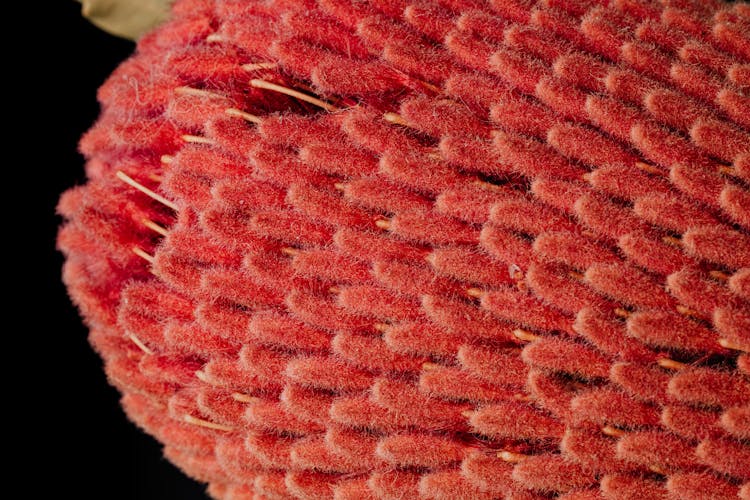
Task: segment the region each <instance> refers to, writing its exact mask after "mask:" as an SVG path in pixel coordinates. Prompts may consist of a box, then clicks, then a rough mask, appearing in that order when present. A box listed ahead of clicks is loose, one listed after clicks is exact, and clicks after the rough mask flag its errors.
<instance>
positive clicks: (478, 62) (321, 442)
mask: <svg viewBox="0 0 750 500" xmlns="http://www.w3.org/2000/svg"><path fill="white" fill-rule="evenodd" d="M173 9H174V15H173V19H172V20H170V21H169V22H167V23H166V24H165V25H163V26H162V27H161V28H158V29H157V30H155V31H154V32H152V33H151V34H148V35H146V36H145V37H144V38H143V39H142V40H141V41H140V42H139V45H138V52H137V54H136V55H135V56H134V57H132V58H131V59H129V60H128V61H126V62H125V63H123V64H122V65H121V66H120V68H118V69H117V70H116V71H115V72H114V73H113V75H112V76H111V77H110V79H109V80H108V81H107V82H106V83H105V84H104V85H103V86H102V88H101V89H100V90H99V93H98V98H99V100H100V102H101V104H102V109H103V111H102V117H101V119H100V120H99V122H98V123H97V124H96V125H95V126H94V127H93V128H92V129H91V131H90V132H89V133H87V134H86V136H84V138H83V139H82V140H81V145H80V147H81V151H82V152H83V153H84V154H85V155H86V157H87V160H88V163H87V166H86V172H87V175H88V178H89V182H88V184H86V185H85V186H82V187H78V188H74V189H72V190H70V191H69V192H68V193H66V194H65V195H63V197H62V198H61V200H60V204H59V212H60V213H61V214H62V215H63V217H64V218H65V219H66V223H65V225H64V226H63V227H62V229H61V231H60V234H59V240H58V241H59V247H60V248H61V249H62V250H63V252H64V253H65V254H66V257H67V261H66V263H65V268H64V271H63V278H64V280H65V282H66V284H67V286H68V289H69V291H70V294H71V296H72V297H73V299H74V301H75V302H76V304H77V305H78V306H79V308H80V310H81V313H82V315H83V316H84V318H85V320H86V322H87V324H88V325H89V326H90V329H91V334H90V341H91V344H92V346H93V347H94V348H95V349H96V350H97V352H98V353H99V354H100V355H101V356H102V357H103V359H104V361H105V372H106V374H107V376H108V377H109V380H110V382H111V383H112V384H113V385H115V386H116V387H117V388H118V389H119V390H120V391H121V392H122V393H123V398H122V405H123V407H124V409H125V411H126V413H127V414H128V415H129V416H130V418H131V419H132V420H133V421H134V422H136V423H137V424H138V425H139V426H140V427H142V428H143V429H144V430H145V431H146V432H148V433H150V434H152V435H153V436H155V437H156V438H157V439H158V440H159V441H160V442H161V443H163V444H164V446H165V448H164V453H165V455H166V457H167V458H168V459H169V460H171V461H172V462H174V463H175V464H177V465H178V466H179V467H181V468H182V469H183V470H184V471H185V472H186V473H187V474H189V475H190V476H192V477H194V478H196V479H197V480H199V481H203V482H206V483H209V486H208V492H209V494H210V495H212V496H214V497H216V498H224V499H232V500H239V499H243V500H244V499H251V498H334V499H341V500H344V499H370V498H372V499H376V498H377V499H383V498H394V499H395V498H433V499H450V500H454V499H464V498H465V499H467V500H469V499H471V500H474V499H484V498H486V499H493V498H503V497H504V498H507V499H517V500H520V499H536V498H549V497H550V496H551V495H556V496H557V497H558V498H561V499H562V498H566V499H571V500H573V499H578V500H581V499H586V500H588V499H599V498H607V499H610V498H617V499H626V498H627V499H630V498H632V499H637V500H640V499H644V498H685V499H703V498H734V497H739V498H750V483H748V481H749V480H750V448H748V444H747V443H748V441H747V440H748V439H750V413H749V410H748V408H749V406H748V405H750V379H748V377H750V357H748V353H747V352H748V350H749V349H750V190H748V182H750V99H748V95H747V91H748V88H750V38H749V37H748V33H750V6H748V5H747V4H746V3H739V2H738V3H734V4H725V3H722V2H720V1H719V0H715V1H711V2H697V1H692V0H685V1H670V2H656V1H653V0H618V1H615V2H607V1H600V0H543V1H538V2H537V1H534V0H490V1H485V0H439V1H438V2H422V1H412V0H399V1H389V0H371V1H351V0H272V1H269V2H257V1H246V2H236V1H225V0H178V1H177V2H175V4H174V7H173ZM209 35H215V36H213V37H209V38H208V40H207V37H208V36H209ZM260 62H270V63H274V64H277V66H274V67H271V68H265V69H253V70H250V71H248V70H246V69H243V68H242V65H244V64H255V63H260ZM253 78H256V79H265V80H268V81H271V82H274V83H277V84H279V85H282V86H287V87H292V88H297V89H300V90H302V91H307V92H311V93H315V94H317V95H318V96H320V97H321V98H323V99H326V100H328V101H330V102H331V103H332V104H333V105H335V106H337V107H338V108H340V110H339V111H336V112H333V113H328V112H322V111H321V110H320V109H319V108H317V107H316V106H314V105H313V104H310V103H306V102H303V101H301V100H298V99H295V98H293V97H289V96H286V95H283V94H280V93H277V92H273V91H270V90H266V89H262V88H256V87H251V86H249V85H248V80H250V79H253ZM229 108H233V109H235V110H241V111H245V112H247V113H250V114H252V115H254V116H256V117H258V119H259V121H260V123H259V124H254V123H249V122H245V121H243V120H242V119H241V118H240V117H239V116H237V113H236V112H232V111H230V113H229V114H227V112H226V110H227V109H229ZM384 113H390V114H388V115H385V116H384ZM384 118H385V119H384ZM184 136H187V137H184ZM196 137H198V139H196ZM201 137H202V138H204V139H200V138H201ZM162 155H168V156H166V157H164V158H163V160H164V161H163V162H162V161H161V160H162V158H161V157H162ZM118 171H121V172H122V173H124V174H126V175H127V176H129V177H130V178H132V179H134V180H135V181H136V182H138V183H139V184H141V185H143V186H145V187H146V188H148V189H151V190H154V191H156V192H158V193H159V194H160V195H161V196H163V197H165V198H166V199H167V200H168V201H169V203H170V204H173V207H174V208H175V209H174V210H173V209H172V208H168V207H167V206H165V205H163V204H161V203H160V202H158V201H157V200H155V199H153V198H152V197H150V196H148V195H147V194H144V193H143V192H141V191H138V190H135V189H133V188H132V187H130V186H128V185H127V184H125V183H123V182H121V180H120V179H117V178H116V177H115V174H116V173H117V172H118ZM144 222H145V223H144ZM154 224H157V225H158V226H161V228H163V229H160V228H159V227H158V226H155V225H154ZM154 228H156V229H158V230H159V231H154ZM162 232H166V236H162V235H161V233H162ZM134 249H138V251H139V253H141V252H145V253H146V254H148V255H153V257H154V259H153V265H151V264H150V263H149V262H148V261H146V260H144V259H143V258H142V257H141V256H139V255H136V253H134V252H133V250H134ZM501 451H505V452H509V453H511V454H510V455H509V454H507V453H506V454H502V453H501V454H498V452H501ZM513 454H515V455H513ZM707 495H708V496H707Z"/></svg>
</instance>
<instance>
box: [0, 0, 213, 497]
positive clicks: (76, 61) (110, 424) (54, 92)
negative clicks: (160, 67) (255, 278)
mask: <svg viewBox="0 0 750 500" xmlns="http://www.w3.org/2000/svg"><path fill="white" fill-rule="evenodd" d="M22 3H23V2H22ZM25 3H26V5H28V6H29V7H31V8H34V9H36V10H37V11H38V12H28V11H27V12H23V13H21V15H20V16H8V18H9V19H6V22H7V21H10V20H11V19H18V22H19V23H22V25H23V26H24V32H26V33H27V34H28V36H35V37H38V38H41V39H42V42H43V46H44V50H43V51H36V50H34V49H29V48H26V50H28V52H26V53H24V52H23V49H24V48H25V47H24V43H23V40H22V39H18V38H16V40H15V43H13V44H11V45H6V50H8V48H9V47H10V51H13V50H15V49H20V50H21V52H20V55H21V58H20V59H21V60H20V61H19V62H18V68H19V69H21V71H18V72H17V73H21V75H20V76H16V77H15V78H16V79H14V81H12V82H10V83H11V86H12V87H13V89H14V90H13V91H12V92H7V91H6V92H5V98H4V99H3V101H5V105H8V104H10V105H11V106H12V107H13V108H14V109H15V110H16V111H20V113H19V122H20V123H21V125H20V127H16V128H15V130H14V132H15V133H17V134H18V135H19V140H22V139H24V138H25V139H28V138H29V136H31V137H38V138H40V139H41V140H39V147H38V148H36V147H35V148H32V150H27V151H24V152H23V153H24V154H22V155H21V156H22V157H24V158H26V159H27V161H23V162H20V163H19V162H15V161H13V162H8V163H6V166H7V167H6V168H7V170H10V168H8V167H14V169H15V170H18V171H20V172H21V174H22V175H23V176H24V177H25V178H23V179H22V180H20V181H18V184H16V183H7V182H6V183H5V189H6V190H7V189H11V190H13V189H19V192H21V193H24V194H23V198H24V199H26V200H27V203H25V204H24V205H27V206H28V208H27V207H23V209H22V210H20V211H18V210H16V211H13V212H10V213H11V214H15V215H16V217H12V218H14V219H18V218H19V217H18V215H19V214H20V215H22V216H23V220H21V221H20V222H21V224H20V226H21V229H19V231H21V232H20V234H21V235H22V237H23V238H19V239H15V238H14V239H12V241H15V242H17V244H18V247H17V248H14V249H15V250H18V251H19V253H20V254H21V255H20V259H21V262H23V261H24V260H26V259H30V261H29V262H26V264H21V265H20V266H18V267H19V268H20V269H21V270H22V273H23V275H24V276H25V279H24V281H23V284H24V285H25V286H26V287H28V289H30V290H33V295H27V294H19V295H22V297H21V299H20V300H19V301H20V302H23V303H24V304H25V305H27V306H28V305H29V304H31V305H32V306H34V308H33V310H31V311H28V312H27V313H26V314H28V315H29V321H27V322H24V323H22V324H28V325H43V326H36V327H33V328H31V327H29V328H27V327H24V328H20V329H19V328H13V329H11V331H7V332H6V334H7V335H9V336H10V334H13V335H14V336H19V337H21V340H22V341H26V342H24V343H25V344H26V346H25V351H21V349H18V350H17V351H18V355H19V356H28V355H29V353H32V357H31V358H30V362H32V363H37V364H39V365H40V366H41V368H42V370H41V373H34V374H33V375H35V377H37V378H34V377H28V376H26V375H27V374H24V373H21V374H20V376H19V374H17V373H14V372H11V371H10V370H8V373H7V374H6V377H5V380H6V381H15V380H20V381H21V384H20V390H21V393H22V394H21V396H20V397H19V399H21V400H25V401H24V404H26V405H27V406H25V408H30V410H31V411H29V413H28V415H27V416H26V417H24V418H23V419H21V420H20V422H19V419H16V421H15V422H11V423H10V425H8V426H3V427H4V428H3V433H5V434H6V436H7V434H13V433H16V434H17V435H18V436H21V438H22V441H21V442H22V444H21V446H20V447H19V448H20V449H19V456H23V458H20V459H17V460H15V461H14V462H15V464H14V466H15V467H16V468H23V469H25V472H26V473H28V472H29V471H32V473H33V474H35V475H36V476H37V477H38V480H37V481H33V482H32V483H31V484H24V485H23V486H22V487H24V488H28V489H27V490H26V491H28V493H29V494H30V495H29V496H27V495H25V494H24V495H21V496H22V497H24V498H28V497H31V498H56V497H62V498H101V499H128V500H134V499H138V500H141V499H143V500H148V499H164V500H171V499H186V500H190V499H205V498H207V496H206V495H205V493H204V491H205V487H204V486H203V485H201V484H198V483H196V482H194V481H192V480H190V479H188V478H187V477H185V476H183V475H182V473H181V472H179V471H178V470H177V469H176V468H175V467H174V466H172V465H171V464H170V463H169V462H167V461H166V460H165V459H164V458H163V457H162V454H161V447H160V446H159V445H158V443H157V442H156V441H155V440H154V439H153V438H151V437H150V436H147V435H145V434H143V433H142V432H141V431H140V430H139V429H137V428H136V427H135V426H134V425H133V424H132V423H130V422H129V421H128V420H127V418H126V417H125V414H124V413H123V412H122V410H121V409H120V407H119V394H118V393H117V391H116V390H115V389H113V388H112V387H110V386H109V384H108V383H107V381H106V378H105V376H104V372H103V370H102V366H101V360H100V359H99V357H98V356H97V355H96V354H95V353H94V352H93V351H92V349H91V348H90V346H89V344H88V341H87V340H86V335H87V331H86V329H85V328H84V327H83V326H82V323H81V320H80V318H79V316H78V312H77V311H76V309H75V308H74V307H73V306H72V305H71V303H70V300H69V299H68V296H67V294H66V292H65V288H64V287H63V285H62V284H61V282H60V272H61V271H60V269H61V266H62V256H61V255H60V254H59V253H57V251H56V250H55V235H56V233H57V228H58V226H59V225H60V223H61V220H60V219H59V218H58V217H57V216H56V215H55V205H56V204H57V200H58V198H59V196H60V193H62V192H63V191H64V190H66V189H68V188H69V187H71V186H74V185H76V184H81V183H83V182H84V180H85V179H84V174H83V159H82V158H81V156H80V155H79V154H78V152H77V143H78V139H79V138H80V136H81V134H82V133H83V132H84V131H85V130H86V129H88V128H89V127H90V126H91V124H92V123H93V122H94V120H95V119H96V117H97V115H98V112H99V107H98V104H97V102H96V90H97V88H98V87H99V85H101V84H102V82H104V80H105V78H106V77H107V75H108V74H109V73H110V72H111V71H112V70H113V69H114V68H115V67H116V66H117V64H118V63H119V62H120V61H122V60H124V59H125V58H126V57H128V55H130V54H131V53H132V52H133V50H134V44H133V43H132V42H128V41H125V40H121V39H118V38H115V37H113V36H110V35H108V34H106V33H104V32H102V31H99V30H98V29H96V28H95V27H94V26H92V25H90V24H89V23H88V22H86V21H85V20H84V19H82V18H81V16H80V4H78V3H77V2H75V1H73V0H52V1H48V2H25ZM24 8H25V7H24ZM40 18H41V24H40V22H39V21H40ZM29 19H33V22H28V20H29ZM4 24H6V23H4ZM7 28H8V25H7V24H6V29H7ZM21 38H23V37H21ZM38 38H37V39H36V40H35V41H37V42H38V41H39V40H38ZM4 79H5V78H4ZM19 79H20V80H19ZM8 83H9V82H8V81H6V85H7V84H8ZM4 142H6V144H4V146H5V147H6V148H12V149H13V150H17V149H18V148H17V145H15V144H12V141H7V140H6V141H4ZM6 161H7V160H6ZM31 188H33V189H31ZM6 192H7V191H6ZM26 193H27V194H26ZM14 247H15V245H14ZM13 264H14V263H13V262H7V261H6V265H10V266H13ZM27 270H28V271H27ZM12 303H13V301H12V300H11V304H12ZM6 307H7V306H6ZM10 313H11V314H14V313H16V312H15V311H10ZM34 315H36V316H34ZM39 351H42V352H41V353H40V354H41V357H36V356H35V355H36V354H37V353H38V352H39ZM15 352H16V350H11V349H7V350H6V351H5V353H4V354H5V355H6V358H9V357H13V356H14V353H15ZM21 359H22V358H21ZM10 385H14V386H15V383H13V384H10ZM18 388H19V387H14V389H18ZM6 404H7V402H6ZM8 410H9V408H7V407H6V409H4V410H3V413H7V412H8ZM11 414H12V411H11ZM6 416H7V415H6ZM19 423H20V425H19ZM29 435H30V436H31V437H32V439H31V442H29V441H27V440H26V439H25V437H26V436H29ZM14 480H15V481H18V480H20V478H13V477H8V475H7V474H4V482H6V483H7V482H8V481H14ZM45 491H46V492H47V493H46V494H45V493H43V492H45Z"/></svg>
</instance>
